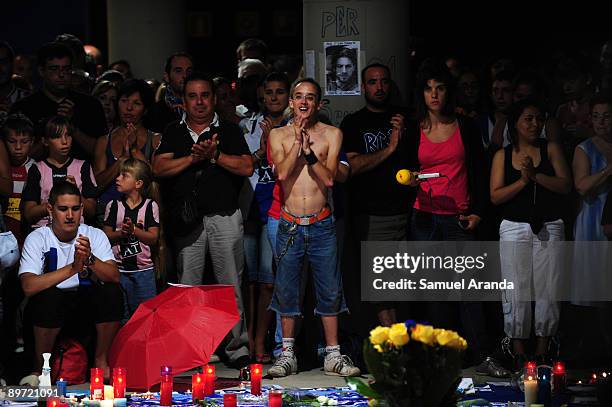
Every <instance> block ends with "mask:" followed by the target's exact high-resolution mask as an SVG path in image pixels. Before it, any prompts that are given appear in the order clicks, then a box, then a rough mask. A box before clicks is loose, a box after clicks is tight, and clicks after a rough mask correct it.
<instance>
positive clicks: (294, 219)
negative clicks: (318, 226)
mask: <svg viewBox="0 0 612 407" xmlns="http://www.w3.org/2000/svg"><path fill="white" fill-rule="evenodd" d="M331 213H332V211H331V209H330V208H329V206H326V207H324V208H323V209H321V212H319V213H316V214H314V215H304V216H295V215H292V214H290V213H289V212H287V211H286V210H285V208H282V209H281V217H282V218H283V219H285V220H286V221H289V222H291V223H297V224H298V225H302V226H308V225H312V224H313V223H315V222H319V221H322V220H323V219H325V218H327V217H328V216H329V215H331Z"/></svg>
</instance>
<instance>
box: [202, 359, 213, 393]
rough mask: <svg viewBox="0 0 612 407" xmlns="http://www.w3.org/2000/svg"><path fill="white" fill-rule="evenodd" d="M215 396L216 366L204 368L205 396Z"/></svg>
mask: <svg viewBox="0 0 612 407" xmlns="http://www.w3.org/2000/svg"><path fill="white" fill-rule="evenodd" d="M213 394H215V365H206V366H204V396H212V395H213Z"/></svg>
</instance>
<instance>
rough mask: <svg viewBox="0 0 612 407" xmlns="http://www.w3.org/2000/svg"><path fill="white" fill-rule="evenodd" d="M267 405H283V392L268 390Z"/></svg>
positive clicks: (275, 406)
mask: <svg viewBox="0 0 612 407" xmlns="http://www.w3.org/2000/svg"><path fill="white" fill-rule="evenodd" d="M268 406H269V407H282V406H283V393H281V392H280V391H270V392H268Z"/></svg>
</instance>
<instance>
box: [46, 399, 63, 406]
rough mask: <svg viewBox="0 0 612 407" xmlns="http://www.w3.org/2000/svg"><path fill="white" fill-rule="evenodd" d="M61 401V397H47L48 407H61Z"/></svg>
mask: <svg viewBox="0 0 612 407" xmlns="http://www.w3.org/2000/svg"><path fill="white" fill-rule="evenodd" d="M60 404H62V403H61V401H60V398H59V397H47V407H60Z"/></svg>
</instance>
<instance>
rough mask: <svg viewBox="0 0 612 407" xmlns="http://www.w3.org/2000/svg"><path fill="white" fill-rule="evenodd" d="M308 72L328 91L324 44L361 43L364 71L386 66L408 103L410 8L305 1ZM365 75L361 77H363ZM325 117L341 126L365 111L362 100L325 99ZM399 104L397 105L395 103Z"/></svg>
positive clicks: (393, 2)
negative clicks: (355, 113)
mask: <svg viewBox="0 0 612 407" xmlns="http://www.w3.org/2000/svg"><path fill="white" fill-rule="evenodd" d="M303 26H304V67H305V69H306V73H307V75H314V77H315V79H316V80H317V81H319V83H320V84H321V86H322V87H323V88H324V86H325V80H326V69H325V64H326V59H325V53H324V51H325V50H324V42H337V41H359V42H360V53H359V54H360V55H359V63H360V65H359V68H362V67H364V66H366V65H367V64H369V63H372V62H381V63H383V64H385V65H388V66H389V67H390V69H391V76H392V78H393V79H394V80H395V81H396V83H397V87H398V90H399V92H400V94H401V95H402V96H403V99H404V100H405V99H406V95H407V91H408V89H407V86H408V85H407V83H406V80H405V79H406V78H407V77H408V69H409V64H408V63H409V58H408V57H409V56H408V52H409V51H408V32H409V31H408V4H407V2H405V1H402V0H344V1H337V0H304V13H303ZM359 73H360V72H358V74H359ZM323 93H324V96H323V100H324V107H323V109H322V111H323V113H325V114H327V115H328V116H329V118H330V119H331V121H332V123H333V124H335V125H339V124H340V122H341V121H342V118H343V117H344V116H346V115H347V114H349V113H351V112H353V111H355V110H358V109H359V108H361V107H362V106H363V104H364V103H363V96H362V95H341V96H337V95H334V96H330V95H325V88H324V91H323ZM396 102H398V100H396Z"/></svg>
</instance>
